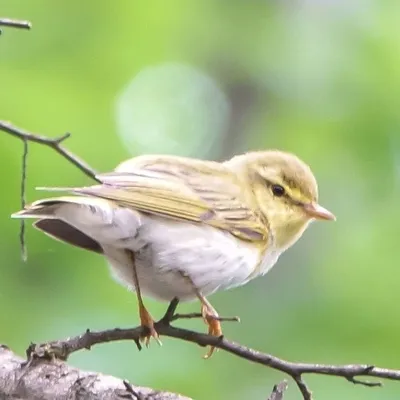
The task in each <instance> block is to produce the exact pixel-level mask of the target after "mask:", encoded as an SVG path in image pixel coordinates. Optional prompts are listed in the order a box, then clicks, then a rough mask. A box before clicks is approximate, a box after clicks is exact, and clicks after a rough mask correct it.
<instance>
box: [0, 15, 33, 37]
mask: <svg viewBox="0 0 400 400" xmlns="http://www.w3.org/2000/svg"><path fill="white" fill-rule="evenodd" d="M0 26H6V27H9V28H18V29H31V28H32V24H31V23H30V22H29V21H21V20H16V19H10V18H0ZM0 34H1V30H0Z"/></svg>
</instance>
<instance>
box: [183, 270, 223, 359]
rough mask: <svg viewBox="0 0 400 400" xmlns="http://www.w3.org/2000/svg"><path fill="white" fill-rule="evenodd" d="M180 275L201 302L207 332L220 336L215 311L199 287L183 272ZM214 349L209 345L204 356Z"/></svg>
mask: <svg viewBox="0 0 400 400" xmlns="http://www.w3.org/2000/svg"><path fill="white" fill-rule="evenodd" d="M182 276H183V277H184V278H185V279H186V280H187V281H188V282H189V283H190V285H191V286H192V288H193V291H194V293H195V294H196V296H197V298H198V299H199V300H200V302H201V314H202V316H203V320H204V322H205V324H206V325H208V334H209V335H212V336H217V337H220V336H222V327H221V322H220V320H221V319H220V317H219V315H218V313H217V311H216V310H215V308H214V307H213V306H212V305H211V303H210V302H209V301H208V300H207V299H206V298H205V297H204V296H203V295H202V294H201V293H200V291H199V289H197V287H196V286H195V284H194V283H193V281H192V280H191V279H190V277H188V276H187V275H185V274H182ZM215 350H216V348H215V347H214V346H210V349H209V350H208V351H207V353H206V354H205V355H204V358H206V359H207V358H210V357H211V356H212V354H213V353H214V351H215Z"/></svg>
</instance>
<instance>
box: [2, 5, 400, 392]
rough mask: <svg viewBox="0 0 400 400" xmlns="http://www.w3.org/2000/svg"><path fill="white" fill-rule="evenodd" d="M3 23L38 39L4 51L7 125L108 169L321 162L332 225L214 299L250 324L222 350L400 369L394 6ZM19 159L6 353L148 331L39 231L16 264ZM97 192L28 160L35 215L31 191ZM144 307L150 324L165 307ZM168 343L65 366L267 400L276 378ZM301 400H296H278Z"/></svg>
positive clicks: (70, 8)
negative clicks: (94, 334)
mask: <svg viewBox="0 0 400 400" xmlns="http://www.w3.org/2000/svg"><path fill="white" fill-rule="evenodd" d="M0 10H1V14H2V16H4V17H10V18H12V17H14V18H20V19H28V20H31V21H32V23H33V30H32V31H30V32H26V31H18V30H13V29H5V30H4V33H3V35H2V36H1V37H0V88H1V89H0V90H1V96H0V119H7V120H10V121H12V122H13V123H14V124H16V125H18V126H21V127H25V128H26V129H29V130H32V131H34V132H38V133H42V134H45V135H49V136H57V135H60V134H62V133H64V132H66V131H69V132H72V134H73V135H72V138H71V139H69V140H68V141H67V143H66V145H67V147H69V148H70V149H71V150H72V151H74V152H76V153H77V154H79V155H80V156H81V157H83V158H84V159H85V160H87V161H88V162H89V163H90V164H91V165H92V166H93V167H95V168H98V169H99V170H101V171H106V170H109V169H111V168H113V167H114V166H115V165H116V164H117V163H118V162H119V161H121V160H122V159H124V158H127V157H129V156H132V155H138V154H141V153H142V152H170V151H173V152H175V153H177V154H178V153H179V154H187V155H191V156H199V157H209V158H215V159H220V158H226V157H230V156H231V155H232V154H234V153H239V152H242V151H245V150H248V149H261V148H274V147H277V148H282V149H286V150H290V151H293V152H295V153H297V154H298V155H299V156H301V157H302V158H303V159H305V160H306V161H307V162H309V163H310V165H311V166H312V168H313V170H314V171H315V173H316V175H317V178H318V180H319V182H320V193H321V203H322V204H323V205H325V206H326V207H328V208H329V209H332V211H334V212H335V214H336V215H337V217H338V221H337V223H335V224H322V223H318V224H315V225H313V226H312V227H311V229H310V230H309V231H308V232H307V233H306V234H305V236H304V238H303V239H302V240H301V241H300V242H299V243H298V244H297V245H296V246H295V247H294V248H293V249H291V250H290V251H289V252H288V253H287V254H285V255H284V256H283V257H282V258H281V260H280V262H279V267H277V268H274V269H273V270H272V272H270V273H269V274H268V275H267V276H266V277H264V278H261V279H258V280H256V281H254V282H252V283H250V284H248V285H247V286H245V287H243V288H239V289H235V290H232V291H229V292H225V293H218V294H216V295H214V296H213V297H212V302H213V304H214V305H215V307H216V308H217V309H218V310H219V311H220V313H221V314H225V315H232V314H235V315H240V316H241V319H242V322H241V323H240V324H235V323H230V324H229V323H227V324H226V326H225V334H226V335H227V336H228V337H229V338H231V339H234V340H236V341H239V342H241V343H243V344H247V345H249V346H254V347H256V348H258V349H260V350H263V351H267V352H271V353H273V354H275V355H277V356H281V357H284V358H287V359H291V360H294V361H295V360H301V361H305V362H306V361H309V362H321V363H322V362H325V363H356V362H362V363H369V364H370V363H372V364H376V365H381V366H385V367H392V368H400V361H399V352H400V348H399V345H398V337H399V334H400V318H399V317H398V310H397V309H398V307H397V304H399V302H400V291H399V282H400V268H399V261H400V256H399V252H398V246H399V237H400V235H399V233H400V229H399V226H400V212H399V198H400V197H399V194H400V113H399V111H398V107H399V95H400V52H399V51H398V47H399V43H400V24H399V18H400V3H399V2H398V1H395V0H392V1H389V0H388V1H379V0H350V1H345V0H337V1H327V0H325V1H324V0H290V1H289V0H284V1H261V0H260V1H256V0H253V1H247V2H245V1H239V0H233V1H227V0H225V1H224V0H214V1H211V0H203V1H191V0H181V1H175V0H171V1H152V2H145V1H118V2H114V3H112V4H111V3H109V2H96V3H94V2H82V1H78V0H69V1H57V2H55V1H51V0H41V1H39V2H27V1H22V0H2V1H1V8H0ZM171 64H172V65H175V66H176V68H177V70H175V72H173V74H174V76H171V75H170V73H171V71H170V70H168V68H170V67H169V66H171ZM179 68H180V69H181V71H182V73H179ZM149 71H150V72H149ZM168 71H169V72H168ZM149 74H150V75H149ZM185 74H186V75H185ZM146 76H147V80H146V79H144V78H143V77H146ZM138 79H139V81H140V84H139V85H137V83H138ZM174 82H176V83H174ZM128 94H129V95H128ZM141 99H143V101H141ZM130 107H131V114H129V108H130ZM169 116H170V118H171V119H169ZM152 135H153V136H152ZM193 135H195V136H196V137H193ZM151 137H153V139H150V138H151ZM151 140H153V141H154V148H152V142H151ZM21 154H22V145H21V143H20V142H18V141H16V140H15V139H13V138H11V137H9V136H7V135H6V134H4V133H2V134H1V135H0V166H1V168H2V171H3V173H2V174H1V175H0V183H1V187H2V188H3V191H2V193H3V195H2V202H1V215H0V235H1V237H2V240H1V241H0V254H1V262H0V276H1V279H0V327H1V330H0V342H1V343H7V344H8V345H9V346H11V347H12V348H13V349H15V350H16V351H18V352H20V353H23V351H24V349H25V348H26V347H27V345H28V344H29V342H30V341H36V342H40V341H45V340H50V339H55V338H60V337H64V336H69V335H74V334H77V333H80V332H82V331H83V330H84V329H86V328H88V327H90V328H91V329H101V328H110V327H114V326H132V325H135V324H137V323H138V316H137V312H136V300H135V296H133V295H132V294H131V293H128V292H127V291H126V290H125V289H124V288H122V287H120V286H118V285H117V284H116V283H114V282H113V281H111V280H110V277H109V272H108V270H107V267H106V263H105V261H104V260H102V259H101V258H100V257H98V256H96V255H93V254H86V253H85V252H83V251H81V250H79V249H74V248H70V247H69V246H66V245H63V244H61V243H58V242H56V241H53V240H51V239H50V238H47V237H45V236H44V235H41V234H40V233H38V232H37V231H34V230H32V229H30V228H29V229H28V233H27V240H28V251H29V258H28V262H27V263H22V262H21V261H20V255H19V248H18V229H19V225H18V222H17V221H13V220H11V219H10V218H9V216H10V214H11V213H12V212H13V211H16V210H17V209H18V208H19V185H20V169H21V166H20V162H21V161H20V160H21ZM86 183H88V179H87V178H86V177H85V176H83V175H82V174H81V173H80V172H79V171H77V170H76V169H75V168H74V167H73V166H71V165H68V163H67V162H66V161H64V160H63V159H61V158H60V157H59V156H57V155H56V154H54V153H53V152H52V151H51V150H50V149H47V148H42V147H40V146H37V145H32V146H30V153H29V170H28V186H29V190H28V198H29V200H34V199H37V198H38V197H39V196H40V195H41V194H40V193H37V192H35V190H34V188H35V187H36V186H45V185H80V184H86ZM147 303H148V305H149V308H150V309H151V310H152V313H153V314H154V315H155V316H160V315H162V313H163V311H164V309H165V307H166V306H165V305H164V304H159V303H157V302H155V301H152V300H150V299H148V300H147ZM197 309H198V304H197V303H191V304H186V305H182V306H181V310H182V311H189V310H190V311H195V310H197ZM181 324H182V325H184V326H189V327H192V328H194V329H201V330H204V328H205V327H204V325H203V324H202V323H200V322H198V321H197V322H196V321H189V322H182V323H181ZM163 342H164V346H163V347H161V348H159V347H158V346H156V345H153V346H152V347H151V348H150V349H148V350H147V349H145V350H143V351H142V352H140V353H138V352H137V350H136V347H135V345H134V344H132V343H121V344H108V345H104V346H100V347H96V348H94V349H93V350H92V351H91V352H90V353H84V352H82V353H80V354H77V355H74V356H73V357H72V359H71V363H73V364H74V365H76V366H79V367H81V368H86V369H93V370H97V371H101V372H104V373H109V374H114V375H117V376H120V377H121V378H127V379H130V380H131V381H132V382H134V383H135V384H140V385H148V386H152V387H156V388H162V389H168V390H172V391H177V392H181V393H184V394H186V395H188V396H192V397H194V398H195V399H244V398H246V399H260V400H261V399H265V398H266V396H267V394H268V393H269V392H270V390H271V388H272V386H273V384H274V383H277V382H278V381H280V380H281V379H282V375H281V374H278V373H276V372H274V371H272V370H269V369H266V368H262V367H260V366H257V365H252V364H250V363H247V362H244V361H243V360H240V359H237V358H234V357H232V356H230V355H229V354H224V352H219V353H217V354H216V356H215V357H213V358H212V359H211V360H209V361H204V360H202V359H201V358H200V357H201V355H202V354H203V351H204V350H203V349H200V348H196V347H195V346H193V345H190V344H186V343H183V342H179V341H174V340H171V339H167V338H164V340H163ZM233 378H235V379H233ZM308 382H309V384H310V385H311V387H312V389H313V391H314V394H315V397H316V398H317V399H324V400H329V399H335V400H336V399H353V400H356V399H363V400H373V399H374V400H375V399H376V400H378V399H379V400H382V399H396V400H397V399H399V398H400V385H399V384H398V383H397V384H396V383H390V382H389V383H387V384H385V387H384V388H382V389H367V388H363V387H355V386H353V385H351V384H349V383H348V382H346V381H345V380H340V379H338V378H324V377H308ZM294 399H299V393H298V392H297V389H296V388H295V387H294V385H293V384H292V383H291V384H290V388H289V391H288V394H287V395H286V396H285V400H294Z"/></svg>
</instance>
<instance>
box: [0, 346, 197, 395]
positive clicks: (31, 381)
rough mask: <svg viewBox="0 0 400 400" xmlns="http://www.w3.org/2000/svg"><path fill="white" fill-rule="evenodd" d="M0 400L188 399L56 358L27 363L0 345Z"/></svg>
mask: <svg viewBox="0 0 400 400" xmlns="http://www.w3.org/2000/svg"><path fill="white" fill-rule="evenodd" d="M0 398H1V399H2V400H12V399H20V400H54V399H57V400H70V399H78V398H79V399H86V400H118V399H121V400H123V399H125V400H127V399H131V400H191V399H189V398H188V397H184V396H181V395H178V394H174V393H170V392H163V391H158V390H154V389H150V388H146V387H141V386H134V385H131V384H130V383H129V382H128V381H123V380H121V379H117V378H114V377H113V376H109V375H103V374H99V373H95V372H88V371H81V370H78V369H76V368H73V367H70V366H68V364H66V363H64V362H62V361H60V360H52V361H48V360H44V359H37V360H35V361H34V362H31V363H29V365H28V364H27V363H26V362H24V360H23V359H22V358H20V357H18V356H17V355H15V354H14V353H13V352H12V351H11V350H10V349H8V348H7V347H6V346H2V345H0Z"/></svg>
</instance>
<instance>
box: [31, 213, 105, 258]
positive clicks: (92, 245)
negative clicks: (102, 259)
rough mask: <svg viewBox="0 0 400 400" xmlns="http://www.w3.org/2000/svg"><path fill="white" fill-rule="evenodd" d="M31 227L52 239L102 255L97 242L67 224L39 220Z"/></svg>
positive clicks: (53, 220)
mask: <svg viewBox="0 0 400 400" xmlns="http://www.w3.org/2000/svg"><path fill="white" fill-rule="evenodd" d="M33 226H34V227H35V228H36V229H39V230H40V231H42V232H44V233H45V234H46V235H48V236H50V237H52V238H53V239H56V240H59V241H61V242H64V243H68V244H71V245H73V246H76V247H80V248H81V249H85V250H90V251H93V252H95V253H99V254H102V253H103V249H102V247H101V246H100V244H99V243H98V242H96V241H95V240H94V239H92V238H91V237H89V236H87V235H85V234H84V233H83V232H81V231H80V230H78V229H76V228H74V227H73V226H72V225H70V224H67V223H66V222H64V221H61V220H59V219H48V218H44V219H40V220H38V221H36V222H34V224H33Z"/></svg>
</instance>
